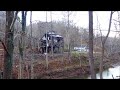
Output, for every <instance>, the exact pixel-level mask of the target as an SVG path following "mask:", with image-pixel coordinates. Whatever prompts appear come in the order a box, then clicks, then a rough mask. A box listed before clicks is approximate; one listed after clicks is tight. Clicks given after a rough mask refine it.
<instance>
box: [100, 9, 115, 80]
mask: <svg viewBox="0 0 120 90" xmlns="http://www.w3.org/2000/svg"><path fill="white" fill-rule="evenodd" d="M113 13H114V12H113V11H111V13H110V21H109V27H108V33H107V35H106V37H105V39H104V40H103V39H101V40H102V58H101V60H100V79H103V76H102V72H103V59H104V50H105V43H106V40H107V38H108V36H109V33H110V28H111V21H112V15H113Z"/></svg>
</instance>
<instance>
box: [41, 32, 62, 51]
mask: <svg viewBox="0 0 120 90" xmlns="http://www.w3.org/2000/svg"><path fill="white" fill-rule="evenodd" d="M46 37H47V40H46ZM46 41H47V43H46ZM46 46H47V53H50V52H52V50H53V52H54V53H60V52H61V51H62V50H63V48H64V40H63V37H62V36H61V35H58V34H56V33H55V31H50V32H47V34H46V33H45V34H44V35H43V37H42V38H41V40H40V52H41V53H46Z"/></svg>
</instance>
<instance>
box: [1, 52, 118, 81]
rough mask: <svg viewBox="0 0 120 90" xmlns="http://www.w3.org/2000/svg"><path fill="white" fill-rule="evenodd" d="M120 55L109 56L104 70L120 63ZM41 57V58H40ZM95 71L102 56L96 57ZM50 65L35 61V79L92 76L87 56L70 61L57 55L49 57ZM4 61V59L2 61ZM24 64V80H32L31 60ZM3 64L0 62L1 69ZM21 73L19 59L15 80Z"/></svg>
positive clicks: (73, 58) (39, 60)
mask: <svg viewBox="0 0 120 90" xmlns="http://www.w3.org/2000/svg"><path fill="white" fill-rule="evenodd" d="M119 56H120V55H118V54H115V55H112V56H109V58H105V59H104V69H108V68H110V67H112V65H113V64H116V63H118V62H120V61H119V59H118V58H119ZM40 57H41V56H40ZM94 57H95V58H94V60H95V70H96V72H99V61H100V57H101V56H100V55H94ZM0 58H1V57H0ZM48 60H49V65H48V68H46V61H45V57H44V56H42V57H41V58H36V59H35V60H34V78H35V79H78V78H79V79H85V78H87V77H88V75H90V66H89V61H88V55H87V54H81V55H76V54H75V55H72V56H71V60H70V61H69V60H68V55H67V54H64V55H63V56H62V55H56V56H54V57H53V58H52V57H51V56H50V57H48ZM1 61H2V59H1ZM25 61H26V62H24V64H23V66H24V67H23V72H24V78H25V79H29V78H30V73H31V72H30V60H25ZM2 67H3V63H1V62H0V69H2ZM18 73H19V65H18V59H16V60H15V62H14V66H13V78H15V79H17V78H18Z"/></svg>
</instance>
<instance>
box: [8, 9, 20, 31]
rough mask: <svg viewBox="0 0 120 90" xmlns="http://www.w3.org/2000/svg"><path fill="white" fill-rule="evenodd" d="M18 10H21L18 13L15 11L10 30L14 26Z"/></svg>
mask: <svg viewBox="0 0 120 90" xmlns="http://www.w3.org/2000/svg"><path fill="white" fill-rule="evenodd" d="M18 12H19V11H16V13H15V16H14V18H13V20H12V23H11V25H10V30H12V29H13V26H14V23H15V20H16V19H17V14H18Z"/></svg>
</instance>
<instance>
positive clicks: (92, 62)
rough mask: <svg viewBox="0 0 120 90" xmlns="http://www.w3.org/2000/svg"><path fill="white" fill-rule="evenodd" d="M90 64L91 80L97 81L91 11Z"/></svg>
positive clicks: (91, 13)
mask: <svg viewBox="0 0 120 90" xmlns="http://www.w3.org/2000/svg"><path fill="white" fill-rule="evenodd" d="M89 63H90V71H91V79H96V73H95V70H94V59H93V11H89Z"/></svg>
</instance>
